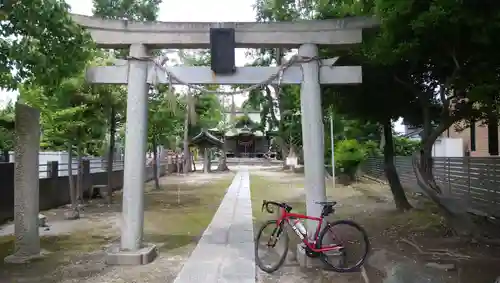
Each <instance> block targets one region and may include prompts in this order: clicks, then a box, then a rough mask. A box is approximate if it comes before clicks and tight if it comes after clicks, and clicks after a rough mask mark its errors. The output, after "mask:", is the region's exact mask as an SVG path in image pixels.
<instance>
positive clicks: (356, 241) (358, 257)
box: [317, 220, 370, 272]
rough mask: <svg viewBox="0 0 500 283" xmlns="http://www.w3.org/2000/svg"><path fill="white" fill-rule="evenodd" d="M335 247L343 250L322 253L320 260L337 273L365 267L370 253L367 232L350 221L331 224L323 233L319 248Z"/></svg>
mask: <svg viewBox="0 0 500 283" xmlns="http://www.w3.org/2000/svg"><path fill="white" fill-rule="evenodd" d="M333 246H340V247H341V248H340V249H336V250H331V251H325V252H323V253H321V255H320V259H321V261H323V262H324V263H325V264H326V265H328V266H330V267H331V268H332V269H333V270H334V271H336V272H352V271H356V270H357V269H358V268H359V267H361V266H362V265H363V263H364V262H365V260H366V257H367V256H368V252H369V251H370V241H369V239H368V235H367V234H366V231H365V230H364V229H363V228H362V227H361V226H360V225H359V224H357V223H356V222H353V221H350V220H339V221H335V222H333V223H329V224H328V225H326V226H325V228H323V230H322V231H321V233H320V235H319V238H318V242H317V248H327V247H333Z"/></svg>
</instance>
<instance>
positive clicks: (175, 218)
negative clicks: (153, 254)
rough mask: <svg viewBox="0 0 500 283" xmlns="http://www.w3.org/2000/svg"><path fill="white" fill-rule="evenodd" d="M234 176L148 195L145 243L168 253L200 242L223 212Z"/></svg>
mask: <svg viewBox="0 0 500 283" xmlns="http://www.w3.org/2000/svg"><path fill="white" fill-rule="evenodd" d="M233 176H234V175H233V174H228V176H224V177H222V178H220V179H217V180H212V181H210V182H206V183H203V184H188V185H186V184H179V185H176V184H172V185H164V186H162V189H161V190H159V191H155V190H151V191H149V192H148V193H147V194H146V197H145V205H146V211H145V215H144V239H145V241H147V242H153V243H156V244H158V245H159V246H160V250H161V251H168V250H172V249H175V248H179V247H182V246H185V245H188V244H191V243H196V242H198V240H199V238H200V237H201V235H202V234H203V231H204V230H205V229H206V227H207V226H208V224H210V222H211V221H212V218H213V216H214V214H215V212H216V211H217V209H218V208H219V205H220V203H221V201H222V198H223V197H224V194H225V192H226V189H227V188H228V187H229V186H230V185H231V181H232V178H233Z"/></svg>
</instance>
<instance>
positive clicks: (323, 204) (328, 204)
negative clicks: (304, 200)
mask: <svg viewBox="0 0 500 283" xmlns="http://www.w3.org/2000/svg"><path fill="white" fill-rule="evenodd" d="M315 203H316V204H319V205H322V206H335V205H336V204H337V202H336V201H316V202H315Z"/></svg>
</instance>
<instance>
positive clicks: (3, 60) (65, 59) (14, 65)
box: [0, 0, 91, 89]
mask: <svg viewBox="0 0 500 283" xmlns="http://www.w3.org/2000/svg"><path fill="white" fill-rule="evenodd" d="M6 3H7V4H9V3H10V4H9V5H6V6H5V15H6V18H5V20H3V21H0V46H1V48H0V87H2V88H11V89H15V88H16V87H17V84H18V83H20V82H22V81H23V82H24V81H25V80H28V81H29V82H31V83H36V84H39V85H43V86H45V87H46V88H49V87H50V88H55V87H57V85H58V84H59V83H60V82H61V81H62V80H63V79H64V78H67V77H71V76H72V75H74V74H77V73H79V72H80V71H81V70H82V68H83V67H84V66H85V63H86V62H87V59H88V56H89V54H90V51H91V50H90V48H91V44H90V42H91V41H90V37H89V36H88V34H87V33H86V32H85V31H84V30H83V29H82V28H81V27H80V26H78V25H76V24H75V23H74V22H73V21H72V19H71V17H70V15H69V14H68V10H69V6H68V5H67V4H66V3H65V2H64V1H61V0H54V1H43V0H30V1H28V0H20V1H7V2H6ZM14 70H15V72H14Z"/></svg>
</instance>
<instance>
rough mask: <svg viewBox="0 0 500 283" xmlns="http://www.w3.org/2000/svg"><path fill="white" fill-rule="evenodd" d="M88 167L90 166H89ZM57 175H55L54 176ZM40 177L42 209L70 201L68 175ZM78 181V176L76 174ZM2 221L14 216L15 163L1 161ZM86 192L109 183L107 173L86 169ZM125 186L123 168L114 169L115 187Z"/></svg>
mask: <svg viewBox="0 0 500 283" xmlns="http://www.w3.org/2000/svg"><path fill="white" fill-rule="evenodd" d="M87 168H88V167H87ZM159 172H160V176H164V175H165V173H166V166H165V165H161V166H160V168H159ZM54 175H55V176H54ZM54 175H53V177H50V178H44V179H40V180H39V182H40V210H47V209H51V208H56V207H59V206H62V205H65V204H68V203H70V197H69V180H68V178H69V177H68V176H57V175H56V174H54ZM74 179H75V181H76V176H75V178H74ZM0 180H1V182H0V223H3V222H5V221H6V220H9V219H12V218H13V217H14V163H0ZM146 180H147V181H151V180H153V167H147V168H146ZM83 182H84V184H83V189H84V194H85V195H88V191H89V189H90V188H91V186H92V185H104V184H106V183H107V173H106V172H98V173H90V172H89V170H84V181H83ZM122 186H123V170H116V171H113V189H114V190H118V189H121V187H122Z"/></svg>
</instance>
